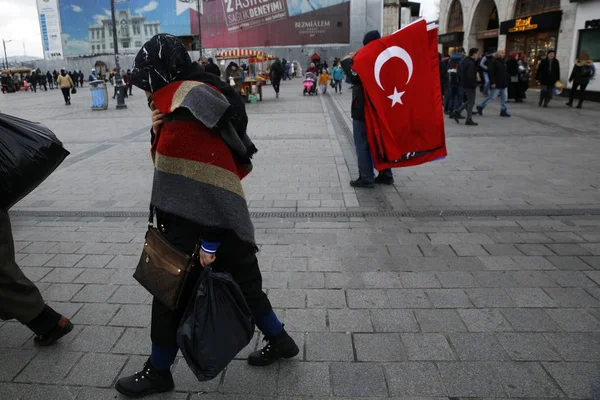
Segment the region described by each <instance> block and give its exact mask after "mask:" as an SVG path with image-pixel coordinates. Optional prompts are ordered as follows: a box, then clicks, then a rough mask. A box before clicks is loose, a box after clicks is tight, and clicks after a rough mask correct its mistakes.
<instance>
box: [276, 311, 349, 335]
mask: <svg viewBox="0 0 600 400" xmlns="http://www.w3.org/2000/svg"><path fill="white" fill-rule="evenodd" d="M335 311H342V310H332V311H331V312H335ZM285 315H286V328H287V329H288V330H290V331H297V332H323V331H326V330H327V322H326V320H327V313H326V310H324V309H320V308H309V309H294V308H292V309H288V310H286V313H285Z"/></svg>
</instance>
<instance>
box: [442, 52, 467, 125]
mask: <svg viewBox="0 0 600 400" xmlns="http://www.w3.org/2000/svg"><path fill="white" fill-rule="evenodd" d="M464 58H465V49H463V48H462V47H460V48H459V49H458V50H457V51H456V52H455V53H453V54H452V56H450V59H449V60H448V96H447V98H446V108H445V109H446V111H447V112H448V115H452V111H454V110H456V109H457V108H459V107H460V106H461V105H462V103H463V102H462V97H463V96H462V93H461V92H460V78H459V74H458V69H459V66H460V63H461V62H462V60H464Z"/></svg>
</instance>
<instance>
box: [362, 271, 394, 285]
mask: <svg viewBox="0 0 600 400" xmlns="http://www.w3.org/2000/svg"><path fill="white" fill-rule="evenodd" d="M360 276H361V277H362V280H363V282H364V287H366V288H368V289H394V288H401V287H402V282H401V281H400V277H399V275H398V272H363V273H361V274H360Z"/></svg>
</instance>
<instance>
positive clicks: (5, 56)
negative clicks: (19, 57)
mask: <svg viewBox="0 0 600 400" xmlns="http://www.w3.org/2000/svg"><path fill="white" fill-rule="evenodd" d="M10 42H12V40H4V39H2V45H3V46H4V62H5V65H6V66H5V69H8V56H7V55H6V43H10Z"/></svg>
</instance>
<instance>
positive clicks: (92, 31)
mask: <svg viewBox="0 0 600 400" xmlns="http://www.w3.org/2000/svg"><path fill="white" fill-rule="evenodd" d="M90 33H91V34H92V40H93V39H94V30H93V29H92V30H90Z"/></svg>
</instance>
